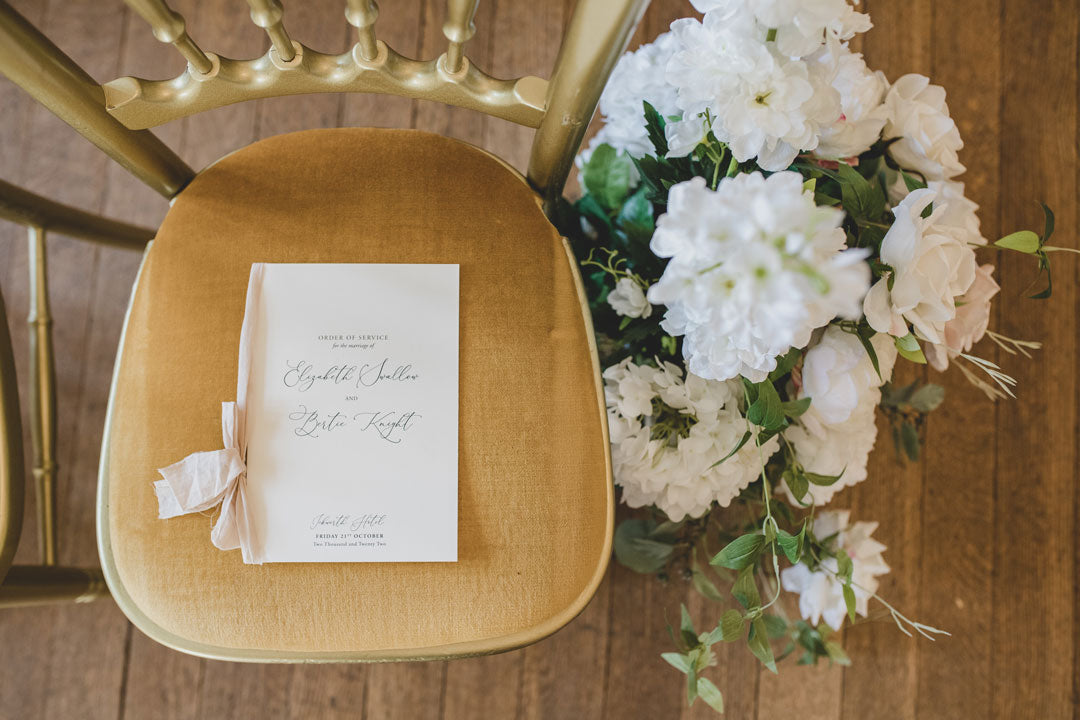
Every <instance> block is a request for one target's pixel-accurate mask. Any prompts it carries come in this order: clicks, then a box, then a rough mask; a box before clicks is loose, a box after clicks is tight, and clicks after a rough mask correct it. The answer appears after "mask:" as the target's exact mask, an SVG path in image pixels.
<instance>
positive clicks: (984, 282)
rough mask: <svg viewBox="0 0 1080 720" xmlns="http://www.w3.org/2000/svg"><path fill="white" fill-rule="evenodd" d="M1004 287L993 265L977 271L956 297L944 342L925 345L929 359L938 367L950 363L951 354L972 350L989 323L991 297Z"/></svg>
mask: <svg viewBox="0 0 1080 720" xmlns="http://www.w3.org/2000/svg"><path fill="white" fill-rule="evenodd" d="M1000 289H1001V288H1000V287H999V286H998V284H997V282H996V281H995V280H994V266H993V265H989V264H987V265H983V266H981V267H980V268H979V269H978V270H976V271H975V282H973V283H972V284H971V287H970V288H968V290H967V292H966V293H964V294H963V295H961V296H960V297H959V298H957V308H956V317H954V318H953V319H952V320H950V321H949V322H947V323H945V342H943V343H941V344H938V345H932V344H927V345H926V347H925V348H923V350H924V352H925V353H926V359H927V361H929V363H930V364H931V365H932V366H933V367H934V368H935V369H937V370H945V369H946V368H947V367H949V360H950V358H954V357H956V356H957V355H959V354H960V353H966V352H968V351H970V350H971V348H972V346H973V345H975V343H977V342H979V341H980V340H982V338H983V335H985V334H986V328H987V326H988V325H989V324H990V300H991V299H992V298H993V297H994V296H995V295H997V292H998V290H1000Z"/></svg>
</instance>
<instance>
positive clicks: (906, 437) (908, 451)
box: [900, 421, 922, 462]
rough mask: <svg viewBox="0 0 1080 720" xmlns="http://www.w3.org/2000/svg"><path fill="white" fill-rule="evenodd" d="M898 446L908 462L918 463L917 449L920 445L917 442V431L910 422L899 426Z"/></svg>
mask: <svg viewBox="0 0 1080 720" xmlns="http://www.w3.org/2000/svg"><path fill="white" fill-rule="evenodd" d="M900 445H901V446H902V448H903V450H904V454H905V455H907V456H908V459H909V460H911V461H912V462H918V460H919V448H920V446H921V445H922V443H921V442H920V441H919V431H918V429H917V428H916V427H915V426H914V425H912V424H911V423H910V422H907V421H905V422H904V423H903V424H901V425H900Z"/></svg>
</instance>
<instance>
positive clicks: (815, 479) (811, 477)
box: [803, 468, 846, 487]
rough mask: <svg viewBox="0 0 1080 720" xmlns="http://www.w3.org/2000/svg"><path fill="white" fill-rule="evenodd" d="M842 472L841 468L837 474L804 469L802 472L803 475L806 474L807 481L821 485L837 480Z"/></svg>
mask: <svg viewBox="0 0 1080 720" xmlns="http://www.w3.org/2000/svg"><path fill="white" fill-rule="evenodd" d="M845 469H846V468H845ZM843 474H844V471H843V470H841V471H840V474H839V475H820V474H818V473H812V472H805V471H804V472H803V475H805V476H806V480H807V482H810V483H813V484H814V485H821V486H822V487H828V486H829V485H832V484H833V483H835V482H836V481H837V480H839V479H840V478H841V477H842V476H843Z"/></svg>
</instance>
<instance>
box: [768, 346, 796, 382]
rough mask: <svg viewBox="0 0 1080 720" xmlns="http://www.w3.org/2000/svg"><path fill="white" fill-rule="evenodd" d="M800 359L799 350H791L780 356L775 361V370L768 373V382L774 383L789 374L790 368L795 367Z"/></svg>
mask: <svg viewBox="0 0 1080 720" xmlns="http://www.w3.org/2000/svg"><path fill="white" fill-rule="evenodd" d="M801 357H802V350H800V349H799V348H791V349H790V350H788V351H787V352H786V353H784V354H783V355H781V356H780V357H779V358H777V360H776V368H775V369H774V370H773V371H772V372H771V373H769V380H771V381H772V382H776V381H777V380H779V379H780V378H782V377H784V376H785V375H787V374H788V373H789V372H791V368H793V367H795V364H796V363H797V362H799V358H801Z"/></svg>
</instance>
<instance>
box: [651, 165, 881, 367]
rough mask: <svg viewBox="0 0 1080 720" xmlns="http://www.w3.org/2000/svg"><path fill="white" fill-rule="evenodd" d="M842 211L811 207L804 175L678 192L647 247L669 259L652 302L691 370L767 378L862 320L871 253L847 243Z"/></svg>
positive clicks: (697, 181)
mask: <svg viewBox="0 0 1080 720" xmlns="http://www.w3.org/2000/svg"><path fill="white" fill-rule="evenodd" d="M842 219H843V213H842V212H841V211H840V210H837V209H835V208H829V207H818V206H817V205H815V204H814V199H813V195H812V194H811V193H809V192H804V189H803V179H802V176H800V175H799V174H798V173H794V172H781V173H776V174H774V175H771V176H769V177H768V178H765V177H764V176H762V175H761V174H760V173H750V174H740V175H736V176H734V177H731V178H725V179H724V180H722V181H721V182H720V185H719V187H718V188H717V190H716V191H712V190H710V189H708V187H707V186H706V185H705V181H704V180H703V179H702V178H693V179H692V180H689V181H687V182H683V183H679V184H677V185H675V186H673V187H672V188H671V190H670V193H669V195H668V206H667V213H666V214H664V215H663V216H661V217H660V219H659V220H658V221H657V228H656V233H655V234H654V235H653V238H652V243H651V245H650V247H651V248H652V251H653V252H654V253H655V254H656V255H658V256H659V257H666V258H671V261H670V262H669V263H668V265H667V267H666V268H665V270H664V274H663V276H662V277H661V278H660V280H659V281H658V282H657V283H656V284H655V285H653V286H652V287H651V288H649V292H648V299H649V301H650V302H652V303H654V304H663V305H666V306H667V311H666V313H665V315H664V320H663V322H662V323H661V325H662V327H663V328H664V329H665V330H666V331H667V332H668V333H670V334H672V335H682V336H684V337H683V355H684V357H685V358H686V363H687V367H688V369H689V370H690V372H692V373H694V374H695V375H699V376H701V377H704V378H708V379H713V380H726V379H728V378H734V377H737V376H739V375H742V376H744V377H746V378H747V379H749V380H751V381H753V382H760V381H762V380H764V379H765V377H766V376H767V375H768V373H769V372H770V371H771V370H773V369H774V368H775V367H776V358H777V356H778V355H781V354H783V353H785V352H787V350H788V349H790V348H791V347H804V346H806V344H807V343H809V341H810V335H811V333H812V332H813V330H814V329H816V328H819V327H821V326H823V325H825V324H826V323H828V322H829V321H831V320H832V319H833V318H835V317H837V316H840V317H843V318H851V319H854V318H857V317H859V315H860V302H861V300H862V297H863V295H864V294H865V293H866V289H867V286H868V284H869V276H870V272H869V266H868V265H867V264H866V263H865V262H864V258H865V257H866V251H864V250H849V249H847V248H846V247H845V246H844V240H845V237H844V231H843V230H842V229H841V228H840V223H841V221H842Z"/></svg>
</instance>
